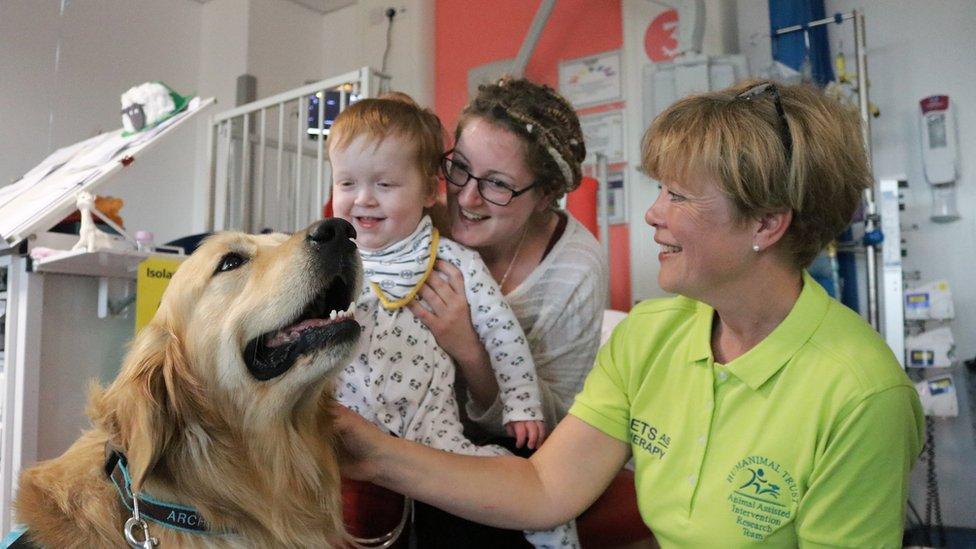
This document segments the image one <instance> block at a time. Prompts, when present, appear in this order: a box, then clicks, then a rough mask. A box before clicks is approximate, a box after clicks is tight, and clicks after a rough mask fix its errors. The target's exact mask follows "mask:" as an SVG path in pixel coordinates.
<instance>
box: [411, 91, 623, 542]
mask: <svg viewBox="0 0 976 549" xmlns="http://www.w3.org/2000/svg"><path fill="white" fill-rule="evenodd" d="M585 156H586V148H585V146H584V143H583V134H582V131H581V129H580V124H579V119H578V118H577V116H576V113H575V111H574V110H573V108H572V106H571V105H570V104H569V103H568V102H567V101H566V100H565V99H563V98H562V97H560V96H559V95H558V94H557V93H556V92H554V91H553V90H552V89H551V88H549V87H547V86H542V85H539V84H535V83H533V82H530V81H528V80H524V79H519V80H501V81H499V82H498V83H495V84H491V85H486V86H482V87H481V88H480V90H479V93H478V95H477V96H476V97H475V98H474V99H473V100H472V101H471V102H470V103H469V104H468V105H467V107H465V109H464V111H463V112H462V114H461V117H460V121H459V122H458V125H457V130H456V133H455V145H454V148H453V149H452V150H450V151H448V152H447V153H446V154H445V155H444V157H443V159H442V162H441V169H442V174H443V176H444V178H445V180H446V181H447V211H448V214H447V218H448V220H449V224H450V227H449V229H450V230H449V234H450V237H451V238H452V239H453V240H454V241H456V242H459V243H461V244H463V245H465V246H467V247H469V248H472V249H474V250H475V251H477V252H478V253H479V255H480V256H481V258H482V259H483V260H484V262H485V264H486V265H487V266H488V269H489V271H490V272H491V274H492V276H493V277H494V278H495V280H496V281H497V282H498V284H499V286H500V287H501V289H502V292H503V294H504V295H505V299H506V301H507V302H508V304H509V305H510V306H511V308H512V310H513V312H514V313H515V316H516V317H517V319H518V321H519V323H520V324H521V326H522V329H523V331H524V332H525V334H526V337H527V338H528V343H529V348H530V351H531V353H532V359H533V360H534V362H535V367H536V373H537V379H538V381H539V385H540V394H541V397H542V409H543V415H544V417H545V421H546V426H547V431H551V429H552V428H554V427H555V425H556V424H557V423H558V422H559V421H560V420H561V419H562V418H563V417H564V416H565V415H566V412H567V411H568V410H569V407H570V405H572V403H573V397H574V396H575V395H576V393H578V392H579V391H580V389H582V387H583V381H584V379H585V378H586V375H587V373H588V372H589V371H590V368H592V366H593V360H594V358H595V356H596V352H597V348H598V347H599V341H600V328H601V322H602V318H603V311H604V309H605V308H606V306H607V303H608V293H609V269H608V261H607V259H606V256H605V254H604V253H603V249H602V247H601V246H600V245H599V243H598V242H597V241H596V239H595V238H594V237H593V235H592V234H590V232H589V231H587V229H586V228H584V227H583V226H582V225H581V224H580V223H579V222H578V221H576V220H575V219H574V218H573V217H572V216H570V215H568V214H567V213H566V212H564V211H562V210H560V209H559V208H558V205H557V201H558V200H559V199H560V198H561V197H563V196H564V195H565V194H566V193H567V192H570V191H572V190H573V189H575V188H576V187H577V186H578V185H579V183H580V177H581V175H580V163H581V162H582V161H583V158H584V157H585ZM436 269H437V270H438V271H439V272H440V273H441V274H442V275H443V276H431V277H430V278H429V279H428V281H427V284H426V286H425V287H424V288H423V290H422V291H421V292H420V297H421V299H422V302H423V304H422V305H421V304H420V303H414V304H413V305H412V306H411V311H412V312H413V313H414V315H415V316H416V317H417V318H418V319H420V321H421V322H423V323H424V324H426V325H427V327H428V328H429V329H430V331H431V332H432V333H433V335H434V337H435V339H436V340H437V343H438V344H439V345H440V346H441V347H442V348H443V349H444V350H445V351H446V352H447V353H448V354H450V355H451V356H452V357H453V358H454V359H455V362H456V364H457V366H458V368H457V372H458V374H459V375H458V385H459V386H460V387H461V388H459V393H460V394H459V397H460V400H461V402H465V401H466V403H465V405H464V408H465V411H466V415H467V417H468V418H469V419H470V420H471V423H473V425H470V426H469V434H470V435H471V438H472V440H475V441H480V442H487V441H492V442H496V443H501V444H505V443H504V440H505V439H506V438H507V436H508V434H507V433H506V431H505V429H504V427H503V425H502V411H503V405H502V403H501V401H500V399H499V395H498V393H499V390H498V384H497V382H496V380H495V375H494V372H493V371H492V369H491V368H490V361H489V357H488V355H487V353H486V352H485V349H484V345H482V344H481V342H479V340H478V336H477V334H476V333H475V331H474V329H473V327H472V325H471V321H470V318H471V315H470V313H469V311H468V303H467V301H466V298H465V294H464V292H463V291H462V288H463V284H462V283H463V278H462V277H463V275H462V273H461V272H460V271H459V270H458V269H456V268H454V267H453V266H452V265H451V264H450V263H447V262H438V263H437V265H436ZM478 431H480V432H478ZM508 446H509V449H511V450H513V451H516V452H518V451H519V450H518V449H517V448H514V447H512V446H511V445H508ZM633 505H634V504H633V497H632V495H631V506H632V507H633ZM416 520H417V522H418V523H419V526H420V527H419V528H418V530H419V531H420V532H429V533H430V535H429V536H428V537H425V538H424V539H422V540H421V541H422V542H423V543H422V544H421V546H424V547H437V546H445V547H450V546H458V545H456V544H458V543H463V546H464V547H498V546H515V545H508V544H509V543H513V544H517V543H519V541H520V537H521V536H513V537H511V538H510V540H506V539H505V538H504V536H505V534H504V533H501V532H497V531H493V530H480V529H479V527H478V526H476V525H473V524H471V523H467V522H465V521H454V520H453V518H452V517H449V516H447V515H443V514H441V513H438V512H437V511H436V510H434V509H431V508H426V507H424V506H422V505H418V512H417V519H416ZM425 524H429V525H430V528H425V527H424V525H425ZM496 536H502V537H496ZM473 543H474V544H475V545H472V544H473Z"/></svg>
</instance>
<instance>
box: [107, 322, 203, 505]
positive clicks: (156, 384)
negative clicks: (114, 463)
mask: <svg viewBox="0 0 976 549" xmlns="http://www.w3.org/2000/svg"><path fill="white" fill-rule="evenodd" d="M203 403H204V394H203V388H202V386H201V385H200V383H199V382H198V380H197V379H196V377H195V376H194V375H193V372H192V370H191V368H190V364H189V362H187V358H186V353H185V352H184V348H183V344H182V342H181V340H180V338H179V337H178V336H177V334H176V332H175V331H173V330H170V329H167V328H164V327H162V326H160V325H157V324H155V323H150V324H149V325H148V326H146V327H145V328H143V330H142V332H140V334H139V335H138V337H137V338H136V340H135V342H134V344H133V347H132V349H131V350H130V351H129V354H128V356H127V357H126V360H125V363H124V365H123V367H122V371H121V372H119V376H118V377H117V378H116V380H115V382H113V383H112V385H111V386H110V387H109V388H108V389H107V390H105V391H104V392H101V393H99V392H98V391H96V392H95V393H93V394H92V399H91V408H90V410H89V414H90V415H91V417H92V420H93V422H94V423H95V424H96V425H98V426H99V427H101V428H102V429H103V430H105V431H106V432H107V433H108V436H109V440H110V442H111V443H112V444H115V445H117V446H118V447H120V448H121V449H122V450H123V451H124V452H125V454H126V457H127V458H128V462H129V473H130V475H131V478H132V489H133V490H135V491H138V490H139V489H140V488H141V486H142V483H143V482H144V481H145V479H146V477H147V475H148V474H149V473H151V472H152V471H153V469H154V468H155V467H157V466H158V465H159V463H160V459H161V458H162V456H164V455H165V453H166V452H167V451H168V450H169V449H171V448H172V447H173V445H174V444H176V443H177V442H178V440H179V438H180V437H181V435H182V434H183V433H184V432H185V430H186V426H187V425H188V424H191V423H195V422H198V421H199V420H200V413H199V411H200V410H202V404H203Z"/></svg>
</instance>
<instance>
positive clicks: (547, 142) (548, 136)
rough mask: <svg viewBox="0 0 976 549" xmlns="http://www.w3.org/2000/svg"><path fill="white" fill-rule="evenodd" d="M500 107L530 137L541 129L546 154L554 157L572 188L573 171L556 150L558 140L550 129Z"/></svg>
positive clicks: (505, 107) (568, 185)
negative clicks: (519, 124)
mask: <svg viewBox="0 0 976 549" xmlns="http://www.w3.org/2000/svg"><path fill="white" fill-rule="evenodd" d="M500 106H501V107H502V108H503V109H505V114H507V115H508V116H509V117H511V118H513V119H515V120H517V121H519V122H520V123H522V124H525V131H527V132H529V134H530V135H535V134H534V133H533V130H534V129H535V128H537V127H538V128H539V130H541V131H542V133H541V135H540V136H539V137H540V139H541V141H542V144H543V145H544V146H545V149H546V152H548V153H549V156H550V157H552V160H553V162H555V163H556V166H558V167H559V171H560V173H562V174H563V178H564V179H565V180H566V186H567V188H568V187H572V186H573V169H572V168H570V167H569V163H568V162H566V159H565V158H564V157H563V155H562V154H560V153H559V151H558V150H557V149H556V147H554V146H553V145H552V143H553V142H554V141H556V140H555V139H553V137H552V133H551V132H550V131H549V129H547V128H545V127H543V126H542V125H541V124H539V123H538V122H536V121H535V120H533V119H532V118H529V117H528V116H525V115H524V114H522V113H519V112H515V111H513V110H511V109H509V108H508V106H506V105H504V104H503V105H500ZM575 141H576V140H575V139H573V140H572V141H571V142H575Z"/></svg>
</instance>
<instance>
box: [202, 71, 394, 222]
mask: <svg viewBox="0 0 976 549" xmlns="http://www.w3.org/2000/svg"><path fill="white" fill-rule="evenodd" d="M388 86H389V77H388V76H386V75H384V74H382V73H380V72H378V71H376V70H373V69H372V68H370V67H362V68H360V69H358V70H355V71H351V72H348V73H346V74H342V75H339V76H336V77H334V78H327V79H325V80H320V81H318V82H315V83H312V84H308V85H305V86H302V87H299V88H295V89H293V90H289V91H287V92H284V93H280V94H278V95H275V96H272V97H268V98H266V99H261V100H259V101H254V102H252V103H248V104H246V105H241V106H240V107H236V108H234V109H230V110H228V111H225V112H222V113H220V114H217V115H214V116H213V117H212V118H211V119H210V127H209V128H208V133H207V141H208V143H207V149H208V151H209V153H208V155H209V162H208V166H209V169H210V178H209V179H210V184H209V188H208V192H207V209H206V211H207V224H206V226H207V229H208V230H209V231H214V230H241V231H245V232H258V231H262V230H265V229H271V230H274V231H278V232H293V231H295V230H298V229H300V228H302V227H304V226H306V225H308V224H309V223H311V222H312V221H313V220H315V219H319V218H321V217H322V207H323V205H324V204H325V202H326V201H327V200H328V199H329V191H330V189H331V185H330V180H331V178H332V174H331V170H330V169H329V166H328V158H327V150H326V147H325V142H326V136H327V134H328V127H329V126H330V125H331V120H327V119H326V112H327V110H331V109H327V108H326V102H327V101H335V100H336V99H337V101H338V105H337V107H338V109H337V110H336V111H335V112H341V111H342V110H344V109H345V108H346V107H347V106H348V105H350V104H351V103H354V102H355V101H357V100H359V99H361V98H365V97H374V96H376V95H379V94H380V93H382V92H384V91H386V90H387V89H388Z"/></svg>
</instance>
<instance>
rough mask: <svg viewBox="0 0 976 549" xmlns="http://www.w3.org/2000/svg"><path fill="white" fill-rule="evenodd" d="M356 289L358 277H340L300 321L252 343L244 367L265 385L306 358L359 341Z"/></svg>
mask: <svg viewBox="0 0 976 549" xmlns="http://www.w3.org/2000/svg"><path fill="white" fill-rule="evenodd" d="M356 289H357V288H356V283H355V276H354V275H352V274H339V275H336V276H335V277H334V278H333V279H332V281H331V282H329V283H328V284H325V285H324V286H323V287H322V289H321V290H320V291H319V293H318V295H316V296H315V298H314V299H313V300H312V301H311V302H310V303H309V304H308V305H307V306H306V307H305V310H304V311H303V312H302V314H301V315H299V316H298V318H296V319H295V320H293V321H292V322H290V323H289V324H288V325H287V326H285V327H284V328H281V329H278V330H273V331H270V332H267V333H265V334H262V335H260V336H258V337H256V338H254V339H252V340H251V341H249V342H248V343H247V345H246V346H245V347H244V363H245V364H246V365H247V369H248V370H249V371H250V372H251V375H253V376H254V377H255V378H257V379H259V380H261V381H264V380H268V379H273V378H275V377H278V376H280V375H281V374H283V373H285V372H287V371H288V369H289V368H291V367H292V366H294V365H295V362H296V361H297V360H298V359H299V358H300V357H302V356H304V355H309V354H312V353H314V352H315V351H318V350H320V349H323V348H325V347H328V346H333V345H337V344H340V343H344V342H347V341H352V340H353V339H355V338H356V337H357V336H358V335H359V331H360V327H359V323H357V322H356V321H355V319H354V318H353V314H352V310H353V307H354V306H355V302H354V301H353V297H354V296H355V295H356Z"/></svg>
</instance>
